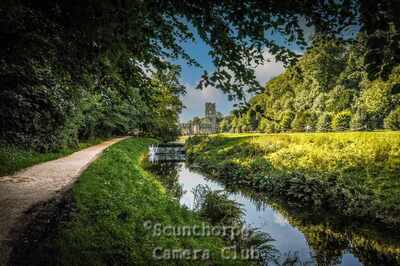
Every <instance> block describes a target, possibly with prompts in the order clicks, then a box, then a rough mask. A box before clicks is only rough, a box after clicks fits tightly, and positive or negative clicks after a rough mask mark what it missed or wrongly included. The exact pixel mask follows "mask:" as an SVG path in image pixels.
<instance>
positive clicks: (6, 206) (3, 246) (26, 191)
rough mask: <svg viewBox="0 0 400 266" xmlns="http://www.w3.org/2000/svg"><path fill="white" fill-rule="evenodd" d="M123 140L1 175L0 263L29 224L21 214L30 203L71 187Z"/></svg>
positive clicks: (47, 199) (31, 204) (45, 199)
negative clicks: (92, 163)
mask: <svg viewBox="0 0 400 266" xmlns="http://www.w3.org/2000/svg"><path fill="white" fill-rule="evenodd" d="M123 139H125V138H116V139H112V140H109V141H106V142H103V143H101V144H98V145H95V146H92V147H89V148H86V149H84V150H81V151H78V152H75V153H73V154H71V155H69V156H67V157H64V158H61V159H57V160H54V161H49V162H45V163H41V164H38V165H35V166H32V167H29V168H27V169H24V170H22V171H20V172H17V173H16V174H14V175H12V176H3V177H0V265H5V263H6V261H7V258H8V256H9V254H10V243H11V241H12V240H14V239H15V238H16V237H18V234H19V233H20V232H21V230H23V228H24V227H25V226H26V225H27V223H29V217H27V216H28V215H24V214H26V213H27V211H28V210H29V209H30V208H31V207H32V206H34V205H37V204H39V203H41V202H46V201H49V200H50V199H52V198H53V197H55V196H56V195H57V193H60V192H62V191H64V190H65V189H67V188H68V187H70V186H71V185H72V184H73V183H74V182H75V181H76V180H77V178H78V177H79V176H80V174H81V173H82V172H83V171H84V170H85V169H86V168H87V167H88V166H89V165H90V163H91V162H93V161H94V160H95V159H96V158H98V156H99V155H100V154H101V153H102V152H103V151H104V150H105V149H106V148H107V147H109V146H111V145H112V144H114V143H116V142H119V141H121V140H123Z"/></svg>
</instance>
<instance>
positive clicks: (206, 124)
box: [180, 103, 218, 135]
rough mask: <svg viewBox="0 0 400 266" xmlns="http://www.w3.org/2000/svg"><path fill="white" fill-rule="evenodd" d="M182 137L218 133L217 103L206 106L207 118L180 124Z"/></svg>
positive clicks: (198, 118)
mask: <svg viewBox="0 0 400 266" xmlns="http://www.w3.org/2000/svg"><path fill="white" fill-rule="evenodd" d="M180 130H181V134H182V135H197V134H213V133H216V132H218V125H217V107H216V104H215V103H206V104H205V116H204V117H195V118H193V120H191V121H189V122H187V123H181V124H180Z"/></svg>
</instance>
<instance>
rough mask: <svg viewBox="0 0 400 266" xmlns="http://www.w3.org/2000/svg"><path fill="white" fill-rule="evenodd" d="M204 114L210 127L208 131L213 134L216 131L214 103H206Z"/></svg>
mask: <svg viewBox="0 0 400 266" xmlns="http://www.w3.org/2000/svg"><path fill="white" fill-rule="evenodd" d="M205 112H206V113H205V115H206V119H207V120H208V121H207V122H209V126H210V128H209V129H208V130H209V132H210V133H215V132H216V131H217V109H216V105H215V103H206V110H205Z"/></svg>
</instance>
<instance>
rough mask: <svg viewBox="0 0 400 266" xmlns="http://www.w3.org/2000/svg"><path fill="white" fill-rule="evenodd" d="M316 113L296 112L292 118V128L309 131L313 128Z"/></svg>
mask: <svg viewBox="0 0 400 266" xmlns="http://www.w3.org/2000/svg"><path fill="white" fill-rule="evenodd" d="M315 125H316V114H315V113H313V112H308V111H306V112H304V113H298V114H297V115H296V117H295V119H294V120H293V123H292V128H293V129H294V130H296V131H305V130H307V131H309V130H313V129H315Z"/></svg>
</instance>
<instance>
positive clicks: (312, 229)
mask: <svg viewBox="0 0 400 266" xmlns="http://www.w3.org/2000/svg"><path fill="white" fill-rule="evenodd" d="M181 159H182V154H181V153H179V155H177V156H176V155H172V157H171V156H166V155H165V154H162V155H161V156H160V157H157V156H156V157H155V161H154V166H155V167H156V168H157V167H158V170H156V172H157V175H158V176H159V177H162V176H165V178H166V180H168V181H167V182H166V183H165V182H164V184H165V185H166V186H167V188H168V187H169V189H170V190H173V191H175V192H176V191H177V190H178V191H179V193H177V194H178V196H177V197H178V198H179V201H180V203H181V204H182V205H185V206H186V207H188V208H193V202H194V193H193V190H194V188H195V187H196V186H198V185H208V186H209V187H210V188H211V189H212V190H224V191H226V192H227V193H229V198H230V199H232V200H234V201H236V202H238V203H240V204H241V205H242V208H243V210H244V213H245V215H244V217H243V218H244V221H245V223H246V224H247V225H249V226H251V227H252V228H258V229H259V230H260V231H262V232H265V233H268V234H269V235H270V236H271V237H272V238H273V239H274V240H275V241H274V242H272V244H273V245H274V247H275V248H276V249H277V250H278V251H279V257H280V258H281V259H279V261H280V263H279V264H281V263H283V262H284V261H287V260H288V258H289V259H291V260H294V261H296V262H295V263H292V264H287V265H346V266H353V265H354V266H356V265H398V262H399V261H400V244H399V242H398V241H397V240H396V239H395V240H393V239H390V240H389V239H388V238H386V236H385V235H383V236H381V235H380V234H378V233H374V234H373V235H374V237H373V238H372V237H371V238H370V237H369V236H370V235H371V234H370V233H369V232H368V230H366V229H364V228H357V225H353V224H347V223H346V222H343V221H340V222H338V224H340V225H339V226H336V225H337V224H336V222H335V218H333V219H332V218H330V219H328V220H326V219H323V218H319V217H314V216H313V215H312V214H311V215H310V214H304V213H300V214H299V213H297V212H293V211H290V210H288V209H285V208H284V207H282V206H281V207H279V205H276V204H275V205H274V204H272V205H271V204H270V203H269V202H268V200H267V199H263V198H262V197H259V196H254V195H252V194H251V193H248V192H246V191H244V190H243V189H236V188H235V189H232V188H231V187H228V186H226V185H225V184H223V183H221V182H220V181H218V180H213V179H209V178H207V177H206V176H204V175H202V174H201V173H199V172H198V171H197V169H196V170H194V169H193V168H190V167H188V165H187V164H186V163H185V162H182V161H181ZM177 161H180V162H177ZM177 187H178V189H177ZM173 188H174V189H173ZM174 194H175V193H174ZM320 220H323V222H320ZM269 265H271V264H269Z"/></svg>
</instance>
